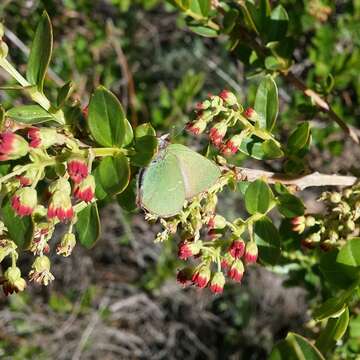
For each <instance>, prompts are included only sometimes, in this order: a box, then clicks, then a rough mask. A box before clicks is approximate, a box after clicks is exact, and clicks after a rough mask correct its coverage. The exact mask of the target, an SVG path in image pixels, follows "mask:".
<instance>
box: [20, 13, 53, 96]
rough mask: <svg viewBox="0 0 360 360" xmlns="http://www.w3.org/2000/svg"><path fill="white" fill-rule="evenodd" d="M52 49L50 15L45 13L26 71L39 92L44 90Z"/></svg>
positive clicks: (29, 79) (39, 25)
mask: <svg viewBox="0 0 360 360" xmlns="http://www.w3.org/2000/svg"><path fill="white" fill-rule="evenodd" d="M52 47H53V34H52V26H51V21H50V18H49V15H48V14H47V13H46V11H44V13H43V14H42V16H41V19H40V22H39V24H38V26H37V28H36V31H35V36H34V40H33V43H32V46H31V51H30V56H29V61H28V65H27V71H26V78H27V79H28V81H29V82H30V83H31V84H32V85H37V87H38V89H39V91H42V90H43V86H44V79H45V75H46V71H47V68H48V66H49V63H50V59H51V53H52Z"/></svg>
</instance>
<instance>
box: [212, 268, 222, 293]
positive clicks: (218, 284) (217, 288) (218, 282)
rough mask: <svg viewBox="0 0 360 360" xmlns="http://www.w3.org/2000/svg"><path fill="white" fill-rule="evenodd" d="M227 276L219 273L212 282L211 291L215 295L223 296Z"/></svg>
mask: <svg viewBox="0 0 360 360" xmlns="http://www.w3.org/2000/svg"><path fill="white" fill-rule="evenodd" d="M224 285H225V276H224V274H223V273H222V272H221V271H219V272H216V273H215V274H214V276H213V278H212V279H211V282H210V290H211V292H213V293H214V294H221V293H222V292H223V291H224Z"/></svg>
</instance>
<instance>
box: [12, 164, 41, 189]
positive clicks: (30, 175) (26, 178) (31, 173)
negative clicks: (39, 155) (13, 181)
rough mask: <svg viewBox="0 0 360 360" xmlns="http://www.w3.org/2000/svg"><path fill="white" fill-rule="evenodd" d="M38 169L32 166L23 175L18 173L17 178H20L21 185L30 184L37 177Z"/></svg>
mask: <svg viewBox="0 0 360 360" xmlns="http://www.w3.org/2000/svg"><path fill="white" fill-rule="evenodd" d="M38 171H39V170H38V169H36V168H30V169H29V170H27V171H26V172H25V173H23V174H22V175H17V176H16V178H17V179H18V180H19V182H20V185H21V186H29V185H31V184H32V183H33V181H34V180H35V178H36V177H37V175H38Z"/></svg>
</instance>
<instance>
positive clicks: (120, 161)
mask: <svg viewBox="0 0 360 360" xmlns="http://www.w3.org/2000/svg"><path fill="white" fill-rule="evenodd" d="M94 176H95V180H96V184H98V183H99V185H100V189H102V190H103V191H104V192H105V193H106V194H107V196H112V195H116V194H119V193H121V192H122V191H123V190H125V189H126V187H127V186H128V184H129V180H130V165H129V160H128V158H127V157H126V156H124V155H122V154H118V155H116V156H111V157H110V156H109V157H105V158H103V159H102V160H101V161H100V164H99V166H98V167H97V168H96V169H95V172H94Z"/></svg>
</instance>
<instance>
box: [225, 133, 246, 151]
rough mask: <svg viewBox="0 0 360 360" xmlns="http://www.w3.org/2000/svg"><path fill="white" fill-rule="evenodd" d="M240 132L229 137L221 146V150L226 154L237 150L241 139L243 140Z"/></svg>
mask: <svg viewBox="0 0 360 360" xmlns="http://www.w3.org/2000/svg"><path fill="white" fill-rule="evenodd" d="M243 138H244V137H243V135H242V134H237V135H234V136H233V137H232V138H231V139H229V140H228V141H227V142H226V144H225V145H224V146H223V147H222V148H221V152H222V153H223V154H224V155H226V156H229V155H234V154H236V153H237V151H238V150H239V148H240V146H241V143H242V140H243Z"/></svg>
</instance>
